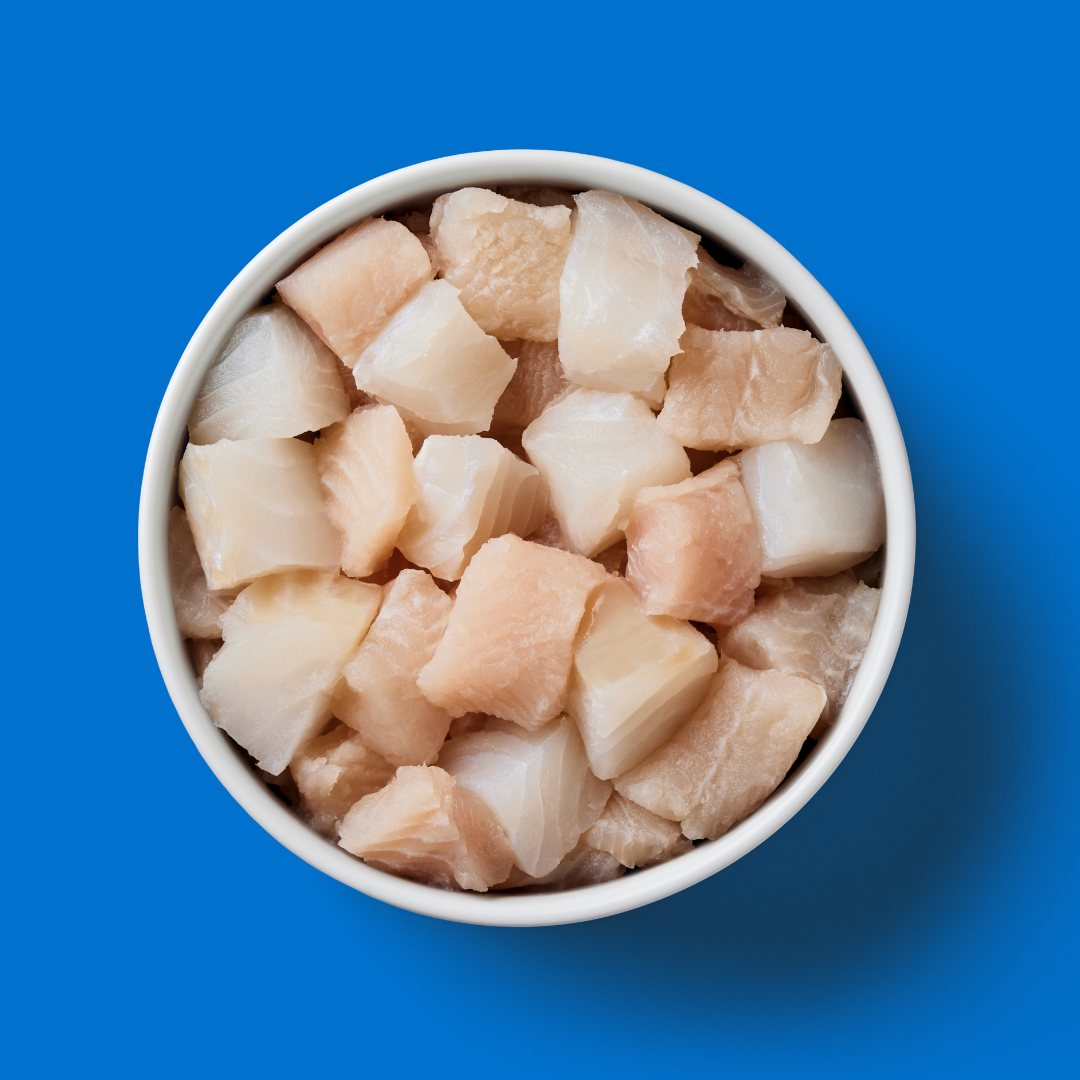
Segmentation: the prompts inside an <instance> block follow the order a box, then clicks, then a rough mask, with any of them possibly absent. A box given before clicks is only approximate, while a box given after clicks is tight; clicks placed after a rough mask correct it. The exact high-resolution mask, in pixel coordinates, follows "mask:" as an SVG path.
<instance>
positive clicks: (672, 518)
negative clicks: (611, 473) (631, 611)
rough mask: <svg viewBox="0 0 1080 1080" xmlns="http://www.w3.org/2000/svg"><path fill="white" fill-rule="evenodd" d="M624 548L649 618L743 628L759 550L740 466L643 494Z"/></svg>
mask: <svg viewBox="0 0 1080 1080" xmlns="http://www.w3.org/2000/svg"><path fill="white" fill-rule="evenodd" d="M626 546H627V565H626V578H627V581H629V583H630V585H631V587H632V588H633V590H634V592H636V593H637V595H638V597H639V599H640V600H641V604H642V607H643V608H644V609H645V611H647V612H648V613H649V614H650V615H670V616H672V617H673V618H676V619H692V620H694V621H695V622H704V623H709V624H710V625H716V626H731V625H733V624H734V623H737V622H738V621H739V620H740V619H741V618H743V617H744V616H745V615H746V614H747V613H748V612H749V611H750V610H751V609H752V608H753V606H754V590H755V589H756V588H757V586H758V584H759V582H760V581H761V543H760V542H759V540H758V534H757V526H756V524H755V522H754V515H753V514H752V512H751V510H750V501H749V499H748V498H747V496H746V491H745V489H744V488H743V486H742V483H741V482H740V480H739V463H738V459H729V460H727V461H722V462H720V464H719V465H714V466H713V467H712V468H711V469H708V470H706V471H705V472H703V473H700V474H699V475H697V476H695V477H693V478H692V479H690V480H684V481H683V482H682V483H681V484H672V485H670V486H668V487H652V488H643V489H642V490H641V491H639V492H638V495H637V498H636V499H635V500H634V508H633V510H632V511H631V514H630V520H629V521H628V522H627V525H626Z"/></svg>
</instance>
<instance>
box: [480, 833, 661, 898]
mask: <svg viewBox="0 0 1080 1080" xmlns="http://www.w3.org/2000/svg"><path fill="white" fill-rule="evenodd" d="M667 824H670V822H667ZM676 831H678V827H677V826H676ZM585 835H586V836H587V835H588V833H586V834H585ZM625 873H626V867H625V866H623V864H622V863H621V862H619V860H618V859H616V858H615V856H614V855H611V854H610V853H609V852H607V851H599V850H597V849H596V848H594V847H589V845H588V844H587V843H585V837H584V836H583V837H582V838H581V839H580V840H579V841H578V842H577V846H576V847H575V848H574V849H573V850H572V851H571V852H569V853H568V854H567V855H564V856H563V860H562V862H561V863H559V865H558V866H556V867H555V869H554V870H552V871H551V873H550V874H545V875H544V876H543V877H538V878H537V877H530V876H529V875H528V874H526V873H525V871H524V870H519V869H518V868H517V867H516V866H515V867H514V869H513V870H511V871H510V876H509V877H508V878H507V879H506V880H505V881H503V882H501V883H500V884H499V885H496V886H495V887H496V888H497V889H529V890H530V891H534V890H535V891H543V892H562V891H563V890H564V889H584V888H587V887H588V886H589V885H601V884H603V883H604V882H605V881H614V880H615V879H616V878H620V877H622V876H623V874H625Z"/></svg>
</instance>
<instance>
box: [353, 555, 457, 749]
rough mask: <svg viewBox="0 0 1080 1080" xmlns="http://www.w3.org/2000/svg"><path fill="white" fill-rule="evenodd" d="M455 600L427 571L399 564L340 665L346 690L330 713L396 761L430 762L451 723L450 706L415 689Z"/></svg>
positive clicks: (444, 629)
mask: <svg viewBox="0 0 1080 1080" xmlns="http://www.w3.org/2000/svg"><path fill="white" fill-rule="evenodd" d="M453 604H454V602H453V601H452V600H451V599H450V597H449V596H447V595H446V593H444V592H443V591H442V590H441V589H440V588H439V587H438V585H436V584H435V582H434V581H433V580H432V579H431V575H430V574H426V573H424V571H423V570H403V571H402V572H401V573H400V574H399V575H398V576H397V577H396V578H395V579H394V580H393V581H392V582H390V584H389V585H386V586H384V587H383V600H382V606H381V607H380V608H379V614H378V615H377V616H376V618H375V621H374V622H373V623H372V625H371V629H370V630H368V632H367V636H366V637H365V638H364V640H363V641H362V642H361V643H360V648H359V649H357V651H356V653H355V655H354V656H353V657H352V658H351V659H350V660H349V662H348V663H347V664H346V665H345V668H344V670H343V672H342V674H343V675H344V676H345V679H346V683H347V686H348V689H349V693H348V694H347V695H345V696H344V698H343V699H342V698H341V697H339V699H338V700H337V701H336V702H335V705H334V715H335V716H337V717H338V719H340V720H344V721H345V722H346V723H347V724H348V725H349V726H350V727H352V728H355V729H356V730H357V731H358V732H360V734H361V735H362V736H363V738H364V741H365V742H366V743H367V744H368V746H370V747H372V749H374V750H377V751H378V752H379V753H380V754H382V755H383V757H385V758H386V760H387V761H389V762H390V763H391V764H392V765H394V766H395V767H396V766H398V765H430V764H432V763H433V762H434V761H435V758H436V757H438V754H439V750H440V749H441V748H442V744H443V740H444V739H445V738H446V733H447V731H448V730H449V728H450V714H449V713H447V712H445V711H444V710H442V709H439V708H437V707H436V706H434V705H432V704H431V702H429V701H428V700H427V698H425V697H424V695H423V694H421V693H420V691H419V690H418V689H417V686H416V677H417V676H418V675H419V674H420V669H421V668H422V667H423V666H424V665H425V664H426V663H427V662H428V661H429V660H430V659H431V658H432V656H434V655H435V647H436V646H437V645H438V644H439V642H440V641H441V640H442V636H443V634H444V633H445V631H446V624H447V621H448V620H449V618H450V609H451V608H452V607H453Z"/></svg>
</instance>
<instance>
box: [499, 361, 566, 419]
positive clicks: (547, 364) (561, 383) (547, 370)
mask: <svg viewBox="0 0 1080 1080" xmlns="http://www.w3.org/2000/svg"><path fill="white" fill-rule="evenodd" d="M499 344H500V345H501V346H502V347H503V351H504V352H506V353H507V355H509V356H512V357H513V358H514V359H515V360H517V370H516V371H515V372H514V377H513V378H512V379H511V380H510V382H508V383H507V384H506V389H505V390H504V391H503V392H502V397H500V398H499V400H498V402H496V404H495V414H494V415H493V416H492V418H491V430H492V432H504V431H524V430H525V428H527V427H528V426H529V425H530V424H531V423H532V422H533V421H534V420H535V419H536V418H537V417H538V416H539V415H540V414H541V413H542V412H543V411H544V410H545V409H546V408H547V407H548V406H549V405H553V404H554V403H555V402H556V401H561V400H562V399H563V398H564V397H566V396H567V395H568V394H569V393H570V392H571V391H572V390H574V389H575V387H574V385H573V383H571V382H568V381H567V379H566V376H565V375H563V369H562V364H560V363H559V346H558V344H557V343H556V342H554V341H500V342H499Z"/></svg>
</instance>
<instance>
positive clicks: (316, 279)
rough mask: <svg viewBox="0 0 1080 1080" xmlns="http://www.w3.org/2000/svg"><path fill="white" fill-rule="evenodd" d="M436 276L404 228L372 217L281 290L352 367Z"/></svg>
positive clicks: (326, 249) (285, 282)
mask: <svg viewBox="0 0 1080 1080" xmlns="http://www.w3.org/2000/svg"><path fill="white" fill-rule="evenodd" d="M433 276H434V271H433V269H432V267H431V260H430V259H429V258H428V256H427V252H426V251H425V250H424V245H423V244H421V243H420V241H419V240H418V239H417V238H416V237H415V236H413V234H412V233H411V232H409V230H408V229H407V228H406V227H405V226H404V225H402V224H400V223H399V222H396V221H384V220H383V219H382V218H368V219H367V220H365V221H361V222H360V223H359V224H358V225H354V226H353V227H352V228H351V229H347V230H346V231H345V232H344V233H342V234H341V236H339V237H338V238H337V239H336V240H332V241H331V242H330V243H329V244H327V245H326V247H324V248H323V249H322V250H321V251H319V252H318V253H317V254H315V255H313V256H312V257H311V258H310V259H308V261H307V262H306V263H304V264H303V265H302V266H300V267H299V269H297V270H294V271H293V272H292V273H291V274H290V275H289V276H288V277H287V278H285V279H284V280H283V281H279V282H278V285H277V288H278V292H279V293H280V295H281V297H282V299H283V300H284V301H285V303H286V304H288V305H289V307H291V308H293V309H294V310H295V311H296V312H298V313H299V314H300V316H301V317H302V318H303V319H304V321H305V322H306V323H307V324H308V326H310V327H311V328H312V330H314V331H315V333H316V334H318V335H319V337H320V338H321V339H322V340H323V341H324V342H325V343H326V344H327V345H329V346H330V348H331V349H333V350H334V352H335V353H337V355H338V356H340V357H341V359H342V360H344V361H345V363H346V364H348V365H349V367H354V366H355V365H356V361H357V358H358V357H359V356H360V354H361V353H362V352H363V351H364V349H366V348H367V347H368V345H370V344H371V342H372V341H374V340H375V337H376V335H377V334H378V333H379V331H380V330H382V328H383V327H384V326H385V325H386V323H387V321H388V320H389V318H390V316H391V315H392V314H393V313H394V312H395V311H396V310H397V309H398V308H399V307H401V305H402V304H403V303H404V302H405V300H406V299H407V298H408V297H409V295H410V294H411V293H412V292H413V291H415V290H416V288H417V287H418V286H420V285H421V284H422V283H423V282H425V281H429V280H430V279H431V278H432V277H433Z"/></svg>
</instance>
